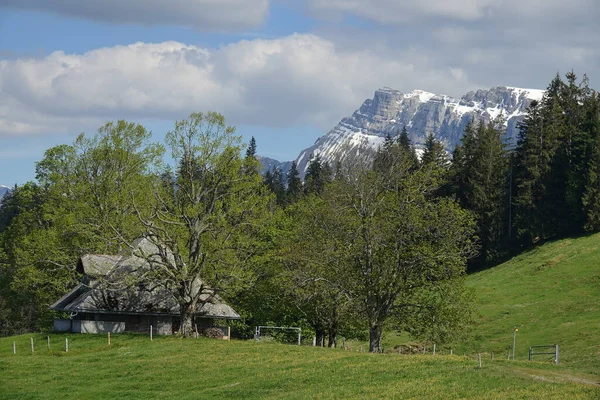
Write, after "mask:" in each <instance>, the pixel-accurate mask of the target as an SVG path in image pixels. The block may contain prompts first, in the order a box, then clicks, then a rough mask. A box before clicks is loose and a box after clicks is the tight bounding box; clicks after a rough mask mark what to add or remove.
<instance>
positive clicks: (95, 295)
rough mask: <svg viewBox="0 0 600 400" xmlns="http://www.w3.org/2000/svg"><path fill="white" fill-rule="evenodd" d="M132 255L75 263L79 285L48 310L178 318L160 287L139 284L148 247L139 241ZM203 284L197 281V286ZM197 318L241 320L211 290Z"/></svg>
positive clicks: (89, 257) (203, 296)
mask: <svg viewBox="0 0 600 400" xmlns="http://www.w3.org/2000/svg"><path fill="white" fill-rule="evenodd" d="M134 245H135V247H134V249H133V251H131V252H130V253H129V255H127V254H121V255H96V254H88V255H85V256H83V257H81V258H80V259H79V261H78V263H77V271H78V272H80V273H81V274H83V280H82V283H79V284H78V285H77V286H75V287H74V288H73V289H72V290H71V291H70V292H69V293H67V294H65V295H64V296H63V297H62V298H60V299H59V300H58V301H57V302H56V303H54V304H53V305H52V306H50V308H51V309H53V310H56V311H66V312H72V313H79V312H82V313H101V314H140V315H173V316H177V315H179V305H178V304H177V302H176V301H175V299H174V298H173V296H172V295H171V293H170V292H169V291H168V290H166V289H165V288H164V287H163V286H161V285H159V284H156V283H153V282H151V281H143V280H138V279H136V277H135V274H136V273H138V271H140V270H143V271H148V270H149V268H150V263H149V262H148V260H147V258H145V257H141V256H140V254H143V255H145V256H146V257H147V256H148V255H151V254H153V253H152V252H151V251H152V249H151V247H152V246H153V244H151V243H150V242H149V241H148V240H146V239H142V240H138V241H136V242H135V243H134ZM196 284H198V286H200V285H201V284H202V282H201V281H200V280H198V281H197V282H196ZM199 304H201V305H202V307H201V308H200V309H199V310H198V312H197V315H198V316H203V317H208V318H222V319H240V315H239V314H238V313H237V312H236V311H235V310H234V309H233V308H231V307H230V306H229V305H227V304H226V303H225V302H223V300H222V299H221V298H220V297H219V296H218V295H217V294H215V293H214V292H212V291H211V290H210V289H204V291H203V293H202V294H201V296H200V302H199Z"/></svg>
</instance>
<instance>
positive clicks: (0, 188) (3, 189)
mask: <svg viewBox="0 0 600 400" xmlns="http://www.w3.org/2000/svg"><path fill="white" fill-rule="evenodd" d="M11 191H12V189H11V188H10V187H8V186H4V185H0V202H2V199H3V198H4V196H6V195H7V194H9V193H10V192H11Z"/></svg>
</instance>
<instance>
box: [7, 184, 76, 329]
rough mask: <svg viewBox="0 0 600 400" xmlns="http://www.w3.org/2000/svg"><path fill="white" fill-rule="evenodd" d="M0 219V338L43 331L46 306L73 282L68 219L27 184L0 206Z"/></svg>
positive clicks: (47, 320) (50, 316)
mask: <svg viewBox="0 0 600 400" xmlns="http://www.w3.org/2000/svg"><path fill="white" fill-rule="evenodd" d="M0 221H1V223H0V225H1V226H0V335H9V334H14V333H16V332H22V331H36V330H40V329H47V328H49V327H50V326H51V324H52V319H53V315H54V313H53V312H52V311H50V310H49V309H48V306H49V305H50V304H52V303H53V302H54V301H56V300H57V299H58V298H60V296H62V295H63V294H64V293H65V292H66V291H68V290H69V289H70V287H71V286H72V284H73V283H74V282H75V271H74V268H72V267H71V265H72V261H73V259H75V258H76V256H77V248H76V247H75V246H73V245H72V244H71V243H70V240H71V235H70V233H71V231H70V230H69V229H68V223H69V221H70V219H69V216H68V215H60V214H58V213H55V211H54V209H53V208H52V203H51V202H49V193H48V191H47V190H45V189H44V188H42V187H40V186H39V185H36V184H34V183H32V182H29V183H26V184H25V185H22V186H19V187H16V188H15V189H14V191H13V192H12V193H11V194H10V195H9V196H8V197H7V198H5V199H4V201H3V202H2V203H1V205H0ZM2 309H3V310H2Z"/></svg>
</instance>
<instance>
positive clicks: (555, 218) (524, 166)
mask: <svg viewBox="0 0 600 400" xmlns="http://www.w3.org/2000/svg"><path fill="white" fill-rule="evenodd" d="M566 78H567V82H563V81H562V80H561V79H560V77H559V76H558V75H557V76H556V77H555V78H554V79H553V80H552V82H551V83H550V85H549V86H548V90H547V91H546V93H545V94H544V97H543V99H542V101H541V103H539V104H538V103H537V102H533V103H532V104H531V107H530V110H529V113H528V115H527V116H526V118H525V120H524V121H523V123H521V125H520V136H519V142H518V145H517V149H516V157H515V159H516V164H515V181H516V186H515V188H516V193H515V197H514V199H513V202H514V204H515V211H516V213H515V227H516V232H517V235H518V236H519V237H520V239H521V242H522V243H523V244H525V245H528V244H531V243H534V242H536V241H539V240H542V241H543V240H545V239H547V238H552V237H561V236H566V235H571V234H577V233H580V232H582V231H583V230H584V229H594V228H593V226H595V225H596V223H595V222H594V220H595V219H596V216H595V214H596V212H595V211H593V210H594V209H595V208H596V207H595V206H594V204H595V202H596V201H595V200H594V198H595V194H594V193H595V189H594V185H595V183H594V182H595V180H596V171H595V169H596V166H595V164H596V160H595V157H596V152H597V150H596V148H597V132H598V128H597V124H598V122H597V119H598V117H597V115H598V103H597V100H595V98H596V96H597V95H596V94H595V93H594V92H593V91H592V90H590V89H589V87H588V80H587V77H584V79H583V80H582V81H581V82H580V83H579V84H577V82H576V81H577V78H576V76H575V74H574V73H573V72H570V73H568V74H567V75H566Z"/></svg>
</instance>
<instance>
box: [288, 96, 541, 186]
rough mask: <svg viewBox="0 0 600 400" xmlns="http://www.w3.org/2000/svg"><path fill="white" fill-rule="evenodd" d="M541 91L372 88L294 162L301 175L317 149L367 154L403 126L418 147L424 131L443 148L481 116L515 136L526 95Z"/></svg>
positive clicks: (328, 154) (339, 156)
mask: <svg viewBox="0 0 600 400" xmlns="http://www.w3.org/2000/svg"><path fill="white" fill-rule="evenodd" d="M543 93H544V91H543V90H535V89H521V88H515V87H505V86H496V87H493V88H491V89H489V90H477V91H474V92H469V93H467V94H465V95H464V96H462V97H461V98H460V99H457V98H453V97H450V96H446V95H438V94H434V93H429V92H425V91H422V90H414V91H412V92H410V93H406V94H405V93H402V92H400V91H398V90H394V89H390V88H382V89H379V90H377V91H375V95H374V96H373V98H372V99H367V100H365V102H364V103H363V104H362V106H361V107H360V108H359V109H358V110H356V111H355V112H354V113H353V114H352V116H350V117H346V118H344V119H342V120H341V121H340V123H339V124H337V125H336V126H335V127H334V128H333V129H332V130H331V131H329V132H328V133H327V134H326V135H324V136H321V137H320V138H319V139H317V141H316V142H315V144H314V145H312V146H311V147H309V148H307V149H305V150H303V151H301V152H300V155H299V156H298V158H297V160H296V162H297V164H298V170H299V171H300V174H301V175H302V176H304V173H305V171H306V168H307V167H308V164H309V162H310V160H311V158H312V157H315V156H316V155H319V156H320V157H321V159H322V160H323V161H327V162H329V163H330V165H334V164H335V163H336V162H338V161H340V162H347V161H349V160H355V159H362V160H365V159H371V158H372V157H373V155H374V154H375V152H376V150H377V148H378V147H379V145H380V144H381V143H383V141H384V138H385V136H386V135H387V134H390V135H391V136H395V135H396V134H398V133H399V132H400V131H401V130H402V127H404V126H406V129H407V130H408V133H409V137H410V139H411V140H412V142H413V144H414V145H415V146H416V147H417V149H419V148H420V147H422V145H423V143H424V141H425V137H426V136H427V134H429V133H430V132H431V133H433V134H434V136H435V137H436V138H437V139H438V140H440V141H441V142H442V143H444V145H445V146H446V148H447V149H448V151H452V150H453V149H454V147H455V146H456V145H457V144H459V143H460V139H461V137H462V134H463V131H464V129H465V126H466V125H467V123H468V122H469V121H470V120H471V119H473V118H474V119H475V120H480V119H483V120H485V121H486V122H487V121H490V120H492V119H495V118H498V117H502V118H503V120H504V123H505V126H506V129H507V131H506V139H507V141H514V140H515V138H516V136H517V128H516V125H517V122H518V121H519V120H521V119H522V118H523V116H524V115H525V113H526V110H527V107H528V106H529V104H530V103H531V101H532V100H540V99H541V98H542V95H543Z"/></svg>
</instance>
